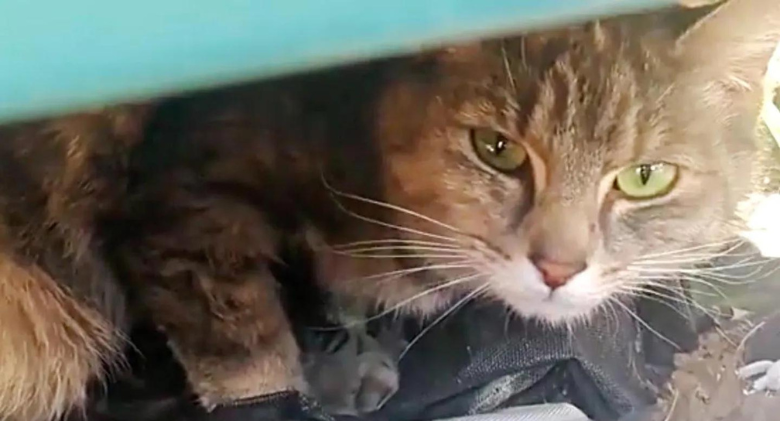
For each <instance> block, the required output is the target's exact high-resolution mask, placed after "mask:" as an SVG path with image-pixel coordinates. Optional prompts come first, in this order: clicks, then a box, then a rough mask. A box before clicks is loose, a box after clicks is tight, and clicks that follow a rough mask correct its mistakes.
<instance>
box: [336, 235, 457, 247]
mask: <svg viewBox="0 0 780 421" xmlns="http://www.w3.org/2000/svg"><path fill="white" fill-rule="evenodd" d="M390 244H397V245H399V246H415V245H416V246H430V247H440V248H453V249H456V248H460V247H459V246H458V245H454V244H449V243H442V242H438V241H425V240H405V239H401V238H384V239H379V240H362V241H353V242H350V243H343V244H335V245H331V246H330V248H333V249H336V250H349V249H350V248H353V247H371V246H383V245H390Z"/></svg>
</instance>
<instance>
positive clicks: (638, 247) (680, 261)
mask: <svg viewBox="0 0 780 421" xmlns="http://www.w3.org/2000/svg"><path fill="white" fill-rule="evenodd" d="M779 40H780V2H777V0H730V1H729V2H727V3H725V5H722V6H716V7H708V8H706V9H695V10H687V11H679V10H666V11H662V12H658V13H653V14H646V15H635V16H624V17H619V18H610V19H604V20H601V21H598V22H590V23H587V24H582V25H574V26H571V27H566V28H560V29H555V30H547V31H543V32H538V33H530V34H525V35H520V36H515V37H511V38H506V39H501V40H489V41H484V42H480V43H474V44H468V45H465V44H464V45H459V46H452V47H448V48H443V49H440V50H437V51H429V52H423V53H420V54H418V55H416V56H414V57H405V58H395V59H386V60H379V61H374V62H371V63H363V64H359V65H354V66H351V67H347V68H342V69H336V70H330V71H324V72H318V73H312V74H307V75H300V76H294V77H288V78H284V79H280V80H275V81H269V82H263V83H256V84H253V85H245V86H240V87H232V88H227V89H221V90H217V91H210V92H200V93H196V94H188V95H183V96H180V97H176V98H168V99H166V100H163V101H161V102H159V103H158V104H155V105H139V106H123V107H118V108H113V109H109V110H103V111H100V112H95V113H91V114H90V113H85V114H79V115H73V116H68V117H63V118H60V119H57V120H53V121H47V122H36V123H27V124H20V125H15V126H10V127H6V128H4V129H2V130H1V131H0V139H2V142H0V160H1V161H2V168H3V169H4V170H5V174H6V177H4V178H2V179H0V216H1V217H2V224H1V225H0V227H1V228H2V229H1V230H0V244H2V247H3V253H2V254H0V259H2V264H1V265H0V267H2V269H3V270H4V271H5V273H4V276H5V280H4V281H3V282H0V288H1V289H2V294H0V299H2V300H3V302H2V303H1V304H0V325H1V326H2V330H0V332H2V335H3V337H2V340H0V355H2V356H3V357H2V359H1V360H0V418H3V419H11V420H25V421H28V420H29V421H39V420H50V419H53V418H56V417H57V416H59V415H60V414H62V413H63V412H65V411H67V410H68V409H69V408H73V407H76V406H78V405H79V404H80V403H81V402H82V401H83V399H84V394H85V392H84V390H85V389H84V385H85V384H86V383H87V381H88V380H89V379H91V378H94V377H95V376H100V375H101V373H104V372H105V371H106V369H105V364H106V363H108V364H110V363H111V362H112V361H116V358H117V355H118V350H119V348H120V346H121V343H122V337H123V332H124V331H125V328H126V326H127V323H128V321H127V320H128V319H129V318H130V319H132V318H133V317H136V316H137V315H139V314H141V315H144V316H149V317H151V318H152V319H153V320H154V323H155V324H156V325H157V326H159V328H160V329H161V330H162V331H164V332H165V333H166V334H167V336H168V337H169V338H170V341H171V347H172V349H173V351H174V353H175V355H176V356H177V358H178V359H179V360H180V361H181V363H182V364H183V366H184V368H185V370H186V372H187V377H188V380H189V382H190V385H191V387H192V389H193V390H194V391H195V392H196V393H197V394H198V395H199V397H200V400H201V402H202V404H203V405H204V406H205V407H206V408H214V407H215V406H218V405H221V404H230V403H235V402H237V401H240V400H242V399H247V398H252V397H256V396H259V395H264V394H269V393H273V392H279V391H283V390H299V391H303V392H306V390H307V386H306V382H305V381H304V380H303V378H302V369H301V364H300V361H299V350H298V346H297V344H296V341H295V339H294V337H293V335H292V334H291V329H290V325H289V322H288V318H287V317H286V315H285V311H284V308H283V306H282V304H281V302H280V300H279V284H278V281H277V280H276V279H274V277H273V275H272V270H271V269H272V267H273V266H274V265H279V264H284V261H283V260H284V259H283V254H282V253H281V250H282V249H285V248H296V249H305V250H307V251H308V252H309V253H310V254H311V257H312V260H313V262H314V267H315V268H316V278H317V281H318V282H319V283H320V284H321V286H322V287H323V288H325V289H327V290H328V291H330V292H332V293H334V294H336V295H338V296H340V297H343V299H345V300H349V301H352V302H355V303H359V304H365V303H368V304H371V305H376V306H378V307H379V308H383V309H401V310H405V311H408V312H411V313H415V314H418V315H420V316H426V315H431V314H433V313H434V312H437V311H441V310H443V309H445V308H449V307H450V306H453V305H458V304H459V303H462V302H465V301H468V300H471V299H487V300H496V301H499V302H503V303H504V304H505V305H506V306H507V307H508V308H510V309H512V310H514V311H515V312H516V313H517V314H519V315H522V316H525V317H529V318H535V319H538V320H540V321H541V322H544V323H549V324H565V323H572V322H574V321H578V320H585V319H587V318H588V316H589V315H590V314H592V313H593V312H594V311H597V310H598V309H599V308H601V307H603V306H604V305H607V304H608V303H620V301H619V300H621V299H623V297H627V296H630V295H633V294H634V293H635V292H636V291H638V290H639V289H641V288H642V286H643V285H644V282H645V281H644V279H647V278H648V276H650V275H652V276H653V277H654V278H655V279H656V280H657V279H658V278H659V277H661V278H663V276H666V275H669V276H671V275H672V274H673V273H674V272H675V271H676V270H679V269H680V268H682V267H684V266H685V265H688V264H692V263H693V262H695V261H696V260H698V259H704V258H706V257H708V256H710V255H711V254H712V253H715V252H717V251H718V250H720V248H721V247H723V246H724V245H728V244H729V241H730V240H731V239H732V238H733V237H734V235H735V234H736V233H737V228H738V227H739V224H738V218H737V216H736V209H737V204H738V203H739V202H740V201H741V200H742V199H743V198H745V197H746V196H747V195H748V194H749V193H750V192H751V190H752V188H753V187H754V186H755V179H756V178H755V176H756V175H758V174H759V173H760V168H759V166H758V165H757V163H758V162H759V161H758V160H757V158H756V157H757V155H758V153H759V150H758V146H757V143H756V142H755V141H754V132H755V130H756V122H757V118H758V113H759V111H760V108H761V103H762V100H763V98H764V95H763V94H764V92H763V83H762V80H763V76H764V72H765V69H766V65H767V63H768V61H769V59H770V56H771V55H772V53H773V51H774V49H775V46H776V45H777V43H778V41H779ZM128 302H129V303H130V304H131V306H129V307H128V306H126V304H127V303H128ZM127 308H131V309H132V311H130V310H127Z"/></svg>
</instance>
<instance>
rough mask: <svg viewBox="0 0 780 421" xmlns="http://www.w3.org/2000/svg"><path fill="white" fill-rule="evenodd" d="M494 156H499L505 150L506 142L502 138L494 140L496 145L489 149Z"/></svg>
mask: <svg viewBox="0 0 780 421" xmlns="http://www.w3.org/2000/svg"><path fill="white" fill-rule="evenodd" d="M491 149H492V152H493V154H494V155H501V154H502V153H503V152H504V150H506V140H504V139H502V138H498V139H496V143H495V144H493V147H492V148H491Z"/></svg>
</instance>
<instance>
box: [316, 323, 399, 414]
mask: <svg viewBox="0 0 780 421" xmlns="http://www.w3.org/2000/svg"><path fill="white" fill-rule="evenodd" d="M305 359H306V361H305V363H304V367H305V370H306V377H307V379H308V381H309V385H310V387H311V389H310V391H311V394H312V396H314V397H315V398H316V399H317V401H318V402H319V403H320V404H321V405H322V406H323V408H325V410H326V411H327V412H329V413H331V414H337V415H355V416H359V415H361V414H367V413H370V412H374V411H376V410H377V409H379V408H381V407H382V405H384V403H385V402H387V400H388V399H390V398H391V397H392V396H393V395H394V394H395V393H396V392H397V391H398V381H399V376H398V368H397V366H396V361H395V353H394V352H393V350H389V349H386V348H385V347H384V346H383V344H381V343H380V342H379V341H377V340H376V339H374V338H373V337H371V336H369V335H367V334H366V333H365V332H362V331H355V330H350V331H343V333H342V334H340V335H335V336H334V337H333V340H332V341H331V342H330V343H329V344H327V345H326V346H325V347H324V349H322V350H319V351H315V352H311V353H309V354H308V355H306V357H305Z"/></svg>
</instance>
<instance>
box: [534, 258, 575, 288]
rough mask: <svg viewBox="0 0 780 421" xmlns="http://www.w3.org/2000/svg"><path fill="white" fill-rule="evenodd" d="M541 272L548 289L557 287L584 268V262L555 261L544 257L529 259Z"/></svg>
mask: <svg viewBox="0 0 780 421" xmlns="http://www.w3.org/2000/svg"><path fill="white" fill-rule="evenodd" d="M531 260H532V261H533V263H534V265H535V266H536V268H537V269H539V272H541V273H542V279H543V280H544V283H545V285H547V286H548V287H550V289H553V290H554V289H557V288H560V287H562V286H564V285H566V283H567V282H569V279H571V278H572V277H573V276H574V275H576V274H578V273H580V272H582V271H583V270H585V266H586V265H585V262H557V261H554V260H549V259H545V258H543V257H542V258H536V259H534V258H532V259H531Z"/></svg>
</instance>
